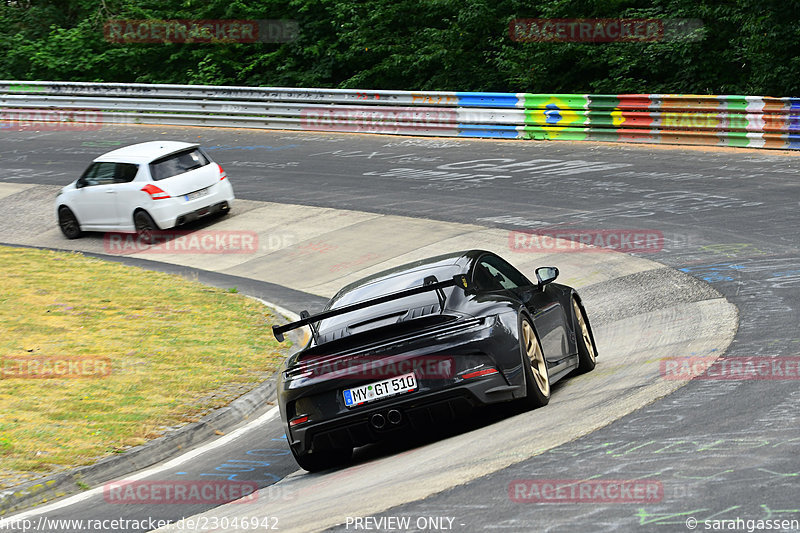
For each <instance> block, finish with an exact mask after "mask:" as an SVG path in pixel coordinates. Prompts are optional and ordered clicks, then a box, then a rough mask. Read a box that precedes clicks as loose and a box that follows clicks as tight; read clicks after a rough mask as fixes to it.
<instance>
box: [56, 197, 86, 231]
mask: <svg viewBox="0 0 800 533" xmlns="http://www.w3.org/2000/svg"><path fill="white" fill-rule="evenodd" d="M58 227H59V228H61V233H63V234H64V236H65V237H66V238H67V239H77V238H78V237H80V236H81V235H83V231H81V225H80V224H79V223H78V219H77V218H76V217H75V213H73V212H72V209H70V208H69V207H67V206H65V205H62V206H61V207H59V208H58Z"/></svg>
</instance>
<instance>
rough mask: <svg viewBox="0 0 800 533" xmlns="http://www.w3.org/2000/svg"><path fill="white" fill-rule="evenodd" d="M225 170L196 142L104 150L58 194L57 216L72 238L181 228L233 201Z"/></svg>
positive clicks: (225, 209) (146, 233)
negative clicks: (103, 233)
mask: <svg viewBox="0 0 800 533" xmlns="http://www.w3.org/2000/svg"><path fill="white" fill-rule="evenodd" d="M233 199H234V197H233V187H231V184H230V182H229V180H228V179H226V175H225V171H223V170H222V167H220V166H219V165H218V164H217V163H214V162H213V161H212V160H211V158H210V157H208V155H207V154H206V153H205V152H204V151H203V150H202V149H201V148H200V147H199V145H197V144H189V143H185V142H177V141H152V142H145V143H140V144H134V145H131V146H126V147H124V148H119V149H117V150H114V151H111V152H108V153H107V154H103V155H101V156H100V157H98V158H97V159H95V160H94V162H92V164H91V165H89V168H87V169H86V171H85V172H84V173H83V175H82V176H81V177H80V178H78V179H77V180H75V181H74V182H72V183H71V184H69V185H67V186H66V187H64V188H63V189H61V192H60V193H59V194H58V197H57V198H56V203H55V209H56V216H57V218H58V225H59V226H60V227H61V231H62V232H63V233H64V235H65V236H66V237H67V238H68V239H75V238H77V237H80V236H81V234H82V233H83V232H84V231H117V232H123V233H134V232H135V233H138V234H139V235H140V236H142V237H143V238H145V239H149V238H150V236H151V235H152V234H153V232H156V231H158V230H165V229H169V228H173V227H175V226H179V225H181V224H184V223H186V222H191V221H193V220H196V219H198V218H201V217H205V216H208V215H212V214H216V213H219V214H225V213H227V212H228V211H229V210H230V208H231V204H232V203H233Z"/></svg>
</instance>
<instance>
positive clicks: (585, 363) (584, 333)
mask: <svg viewBox="0 0 800 533" xmlns="http://www.w3.org/2000/svg"><path fill="white" fill-rule="evenodd" d="M572 309H573V310H574V311H575V322H576V327H575V334H576V337H577V341H578V368H577V373H579V374H583V373H584V372H589V371H590V370H594V367H595V365H596V364H597V349H596V348H595V347H594V338H593V336H592V330H591V326H589V319H588V318H586V313H585V311H584V310H583V306H581V304H579V303H578V300H577V299H576V298H575V297H574V296H573V297H572Z"/></svg>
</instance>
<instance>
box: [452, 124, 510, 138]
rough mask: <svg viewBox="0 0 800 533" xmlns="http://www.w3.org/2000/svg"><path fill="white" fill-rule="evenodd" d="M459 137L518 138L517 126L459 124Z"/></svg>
mask: <svg viewBox="0 0 800 533" xmlns="http://www.w3.org/2000/svg"><path fill="white" fill-rule="evenodd" d="M458 136H459V137H486V138H490V139H516V138H517V136H518V133H517V126H487V125H486V124H459V125H458Z"/></svg>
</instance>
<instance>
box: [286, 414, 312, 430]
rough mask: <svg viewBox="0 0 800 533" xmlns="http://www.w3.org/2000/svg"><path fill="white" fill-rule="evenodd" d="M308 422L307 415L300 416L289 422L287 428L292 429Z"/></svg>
mask: <svg viewBox="0 0 800 533" xmlns="http://www.w3.org/2000/svg"><path fill="white" fill-rule="evenodd" d="M306 422H308V415H300V416H296V417H294V418H292V419H291V420H289V426H290V427H294V426H298V425H300V424H305V423H306Z"/></svg>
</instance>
